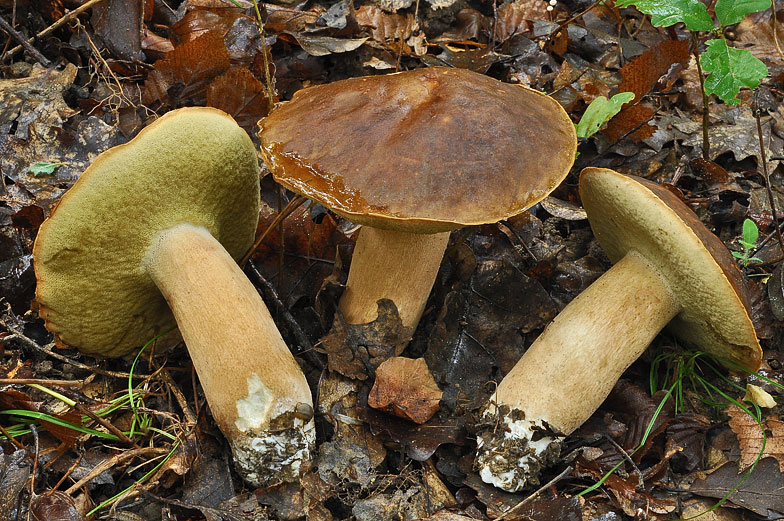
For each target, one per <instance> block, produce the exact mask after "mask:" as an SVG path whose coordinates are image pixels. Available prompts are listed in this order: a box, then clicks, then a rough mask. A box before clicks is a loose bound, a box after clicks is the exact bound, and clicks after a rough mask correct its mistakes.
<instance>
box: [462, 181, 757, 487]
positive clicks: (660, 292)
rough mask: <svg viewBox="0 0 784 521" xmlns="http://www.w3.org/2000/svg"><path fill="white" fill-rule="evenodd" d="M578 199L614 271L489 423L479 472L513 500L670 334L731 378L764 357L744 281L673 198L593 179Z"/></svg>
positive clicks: (501, 398) (540, 348) (532, 351)
mask: <svg viewBox="0 0 784 521" xmlns="http://www.w3.org/2000/svg"><path fill="white" fill-rule="evenodd" d="M580 196H581V199H582V202H583V206H584V207H585V210H586V212H587V214H588V218H589V220H590V221H591V229H592V230H593V232H594V235H595V236H596V239H597V240H598V241H599V243H600V244H601V246H602V249H603V250H604V251H605V253H607V256H608V257H609V258H610V260H611V261H613V262H615V263H616V264H615V266H614V267H612V268H611V269H610V270H609V271H608V272H607V273H605V274H604V275H602V277H600V278H599V279H598V280H597V281H596V282H594V283H593V284H592V285H591V286H590V287H589V288H588V289H586V290H585V291H584V292H583V293H582V294H581V295H579V296H578V297H577V298H576V299H574V300H573V301H572V302H571V303H569V305H568V306H566V308H564V310H563V311H562V312H561V313H560V314H559V315H558V316H557V317H556V318H555V320H553V322H552V324H550V325H549V326H548V327H547V328H546V329H545V331H544V332H543V333H542V335H541V336H540V337H539V338H538V339H537V340H536V341H535V342H534V343H533V344H532V345H531V347H530V348H529V350H528V351H526V353H525V354H524V355H523V357H522V358H521V359H520V361H519V362H518V363H517V365H516V366H515V367H514V368H513V369H512V371H510V372H509V374H507V375H506V377H505V378H504V379H503V381H502V382H501V384H500V385H499V386H498V389H497V390H496V393H495V396H494V399H493V400H491V402H490V404H489V405H488V407H487V410H486V411H485V415H486V417H487V418H488V420H490V421H488V423H489V425H491V426H492V428H490V429H488V432H485V433H483V434H481V435H480V436H479V443H478V444H479V449H478V452H477V459H476V466H477V467H478V469H479V472H480V473H481V474H482V477H483V479H484V480H485V481H487V482H490V483H493V484H495V485H497V486H499V487H501V488H504V489H506V490H509V491H516V490H519V489H520V488H522V487H523V486H525V485H526V484H528V483H530V484H536V483H538V475H539V471H540V470H541V468H542V467H543V466H546V465H548V464H549V463H552V462H553V461H554V460H555V459H556V458H557V457H558V451H559V444H560V437H562V436H563V435H568V434H570V433H571V432H572V431H574V430H575V429H576V428H577V427H579V426H580V425H581V424H582V423H583V422H584V421H585V420H587V419H588V418H589V417H590V416H591V414H593V412H594V411H595V410H596V409H597V408H598V407H599V405H600V404H601V403H602V402H603V401H604V399H605V398H606V397H607V395H608V394H609V393H610V390H611V389H612V387H613V385H614V384H615V382H616V381H617V380H618V378H619V377H620V376H621V374H622V373H623V371H624V370H625V369H626V368H627V367H628V366H629V365H631V363H632V362H633V361H634V360H635V359H636V358H637V357H638V356H639V355H640V354H641V353H642V352H643V351H644V350H645V349H646V347H647V346H648V345H649V344H650V342H651V341H652V340H653V338H654V337H655V336H656V334H657V333H659V331H660V330H661V329H662V328H663V327H664V326H665V325H669V327H670V329H671V331H672V332H673V333H675V334H676V335H678V337H679V338H680V340H681V341H683V342H684V343H685V344H689V345H692V346H694V347H696V348H697V349H700V350H702V351H706V352H708V353H709V354H712V355H714V356H716V357H717V358H718V360H719V361H720V362H721V363H723V364H725V365H727V366H728V367H731V368H732V367H735V368H737V367H742V368H745V369H747V370H749V371H756V370H757V369H758V368H759V366H760V362H761V358H762V349H761V348H760V345H759V341H758V340H757V336H756V333H755V331H754V325H753V324H752V322H751V318H750V317H749V313H748V309H749V307H750V305H749V299H748V295H747V291H746V288H745V284H744V281H743V275H742V274H741V273H740V270H738V268H737V266H736V265H735V263H734V261H733V259H732V256H731V255H730V254H729V251H728V250H727V248H726V247H725V246H724V244H723V243H722V242H721V241H720V240H719V239H718V238H717V237H716V236H715V235H713V234H712V233H710V231H708V229H707V228H705V226H704V225H703V224H702V223H701V222H700V220H699V218H697V216H696V215H695V214H694V213H693V212H692V211H691V210H689V209H688V208H687V207H686V205H684V204H683V202H682V201H681V200H680V199H678V198H677V197H676V196H675V195H673V194H672V193H671V192H669V191H667V190H666V189H665V188H662V187H661V186H659V185H657V184H655V183H652V182H650V181H646V180H644V179H641V178H636V177H633V176H624V175H622V174H619V173H618V172H615V171H613V170H608V169H602V168H586V169H584V170H583V171H582V173H581V174H580Z"/></svg>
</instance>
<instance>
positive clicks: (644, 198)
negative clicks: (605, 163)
mask: <svg viewBox="0 0 784 521" xmlns="http://www.w3.org/2000/svg"><path fill="white" fill-rule="evenodd" d="M580 197H581V198H582V202H583V206H584V207H585V210H586V212H587V213H588V216H589V220H590V221H591V228H592V229H593V232H594V235H595V236H596V239H597V240H598V241H599V244H601V246H602V248H603V249H604V251H605V252H606V253H607V256H608V257H609V258H610V260H612V261H613V262H617V261H618V260H620V259H621V258H623V257H624V256H625V255H626V253H627V252H629V251H636V252H637V253H639V254H641V255H643V256H644V257H645V258H646V259H648V261H649V262H651V264H653V265H654V266H655V267H656V269H657V270H658V271H659V272H660V273H661V275H662V277H663V278H664V279H665V280H666V281H667V283H668V285H669V288H670V290H671V291H672V292H673V293H674V294H675V296H676V298H677V299H678V301H679V302H680V304H681V306H682V311H681V312H680V313H679V314H678V315H677V316H676V317H675V318H674V319H673V320H672V321H671V322H670V325H669V326H668V327H669V328H670V329H671V330H672V331H673V332H674V333H675V334H676V335H678V337H679V338H680V339H682V340H683V341H685V342H686V343H687V344H690V345H692V346H696V347H698V348H699V349H702V350H704V351H706V352H708V353H710V354H712V355H714V356H717V357H719V358H720V359H722V358H723V359H726V360H728V361H730V362H733V363H735V364H738V365H740V366H741V367H744V368H746V369H748V370H750V371H756V370H757V369H759V366H760V363H761V360H762V350H761V348H760V345H759V342H758V340H757V335H756V333H755V331H754V325H753V324H752V322H751V318H749V299H748V295H747V292H746V291H747V290H746V286H745V284H744V282H743V276H742V274H741V273H740V270H739V269H738V267H737V266H736V265H735V262H734V261H733V259H732V256H731V255H730V253H729V251H728V250H727V248H726V247H725V246H724V244H723V243H722V242H721V241H720V240H719V239H718V237H716V236H715V235H713V234H712V233H711V232H710V231H708V229H707V228H705V226H704V225H703V224H702V222H700V220H699V219H698V218H697V216H696V215H695V214H694V213H693V212H692V211H691V210H689V208H687V207H686V205H684V204H683V203H682V202H681V201H680V199H678V198H677V197H676V196H675V195H674V194H672V193H670V192H669V191H667V190H666V189H664V188H662V187H661V186H659V185H657V184H655V183H652V182H650V181H646V180H644V179H640V178H638V177H633V176H625V175H622V174H619V173H618V172H615V171H613V170H608V169H604V168H586V169H585V170H583V171H582V174H581V175H580ZM608 298H612V295H610V296H608Z"/></svg>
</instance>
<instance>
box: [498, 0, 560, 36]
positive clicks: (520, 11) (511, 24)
mask: <svg viewBox="0 0 784 521" xmlns="http://www.w3.org/2000/svg"><path fill="white" fill-rule="evenodd" d="M546 19H547V2H545V1H544V0H514V1H512V2H507V3H505V4H503V5H502V6H501V7H499V8H498V18H497V20H496V25H495V42H496V43H503V42H505V41H506V40H508V39H509V38H511V37H512V36H514V35H516V34H523V33H526V32H529V31H530V30H531V29H532V28H533V23H532V21H533V20H546Z"/></svg>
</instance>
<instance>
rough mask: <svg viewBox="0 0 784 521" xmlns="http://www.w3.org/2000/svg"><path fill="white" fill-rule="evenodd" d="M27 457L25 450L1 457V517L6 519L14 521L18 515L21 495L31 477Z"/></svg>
mask: <svg viewBox="0 0 784 521" xmlns="http://www.w3.org/2000/svg"><path fill="white" fill-rule="evenodd" d="M25 456H26V454H25V451H23V450H17V451H15V452H12V453H11V454H2V455H0V516H2V517H3V518H4V519H12V518H13V515H15V514H17V513H18V512H17V510H16V509H17V506H18V505H19V493H20V492H21V491H22V488H24V486H25V483H27V478H28V477H29V476H30V465H29V463H28V462H26V461H25Z"/></svg>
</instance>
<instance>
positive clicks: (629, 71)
mask: <svg viewBox="0 0 784 521" xmlns="http://www.w3.org/2000/svg"><path fill="white" fill-rule="evenodd" d="M689 56H690V54H689V41H688V40H665V41H663V42H661V43H659V44H658V45H655V46H654V47H651V48H650V49H648V50H647V51H645V52H644V53H642V54H641V55H639V56H637V57H636V58H634V59H633V60H632V61H630V62H629V63H627V64H626V65H624V66H623V67H621V70H620V71H619V72H620V74H621V78H623V79H622V80H621V84H620V85H618V92H633V93H634V95H635V99H634V101H640V100H641V99H642V96H644V95H645V94H647V93H648V92H649V91H650V90H651V89H652V88H653V87H654V85H656V82H657V81H659V78H661V77H662V76H663V75H664V74H666V73H667V71H668V70H669V69H670V67H671V66H672V65H673V64H676V63H679V64H681V65H683V66H686V64H687V63H688V61H689Z"/></svg>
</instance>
